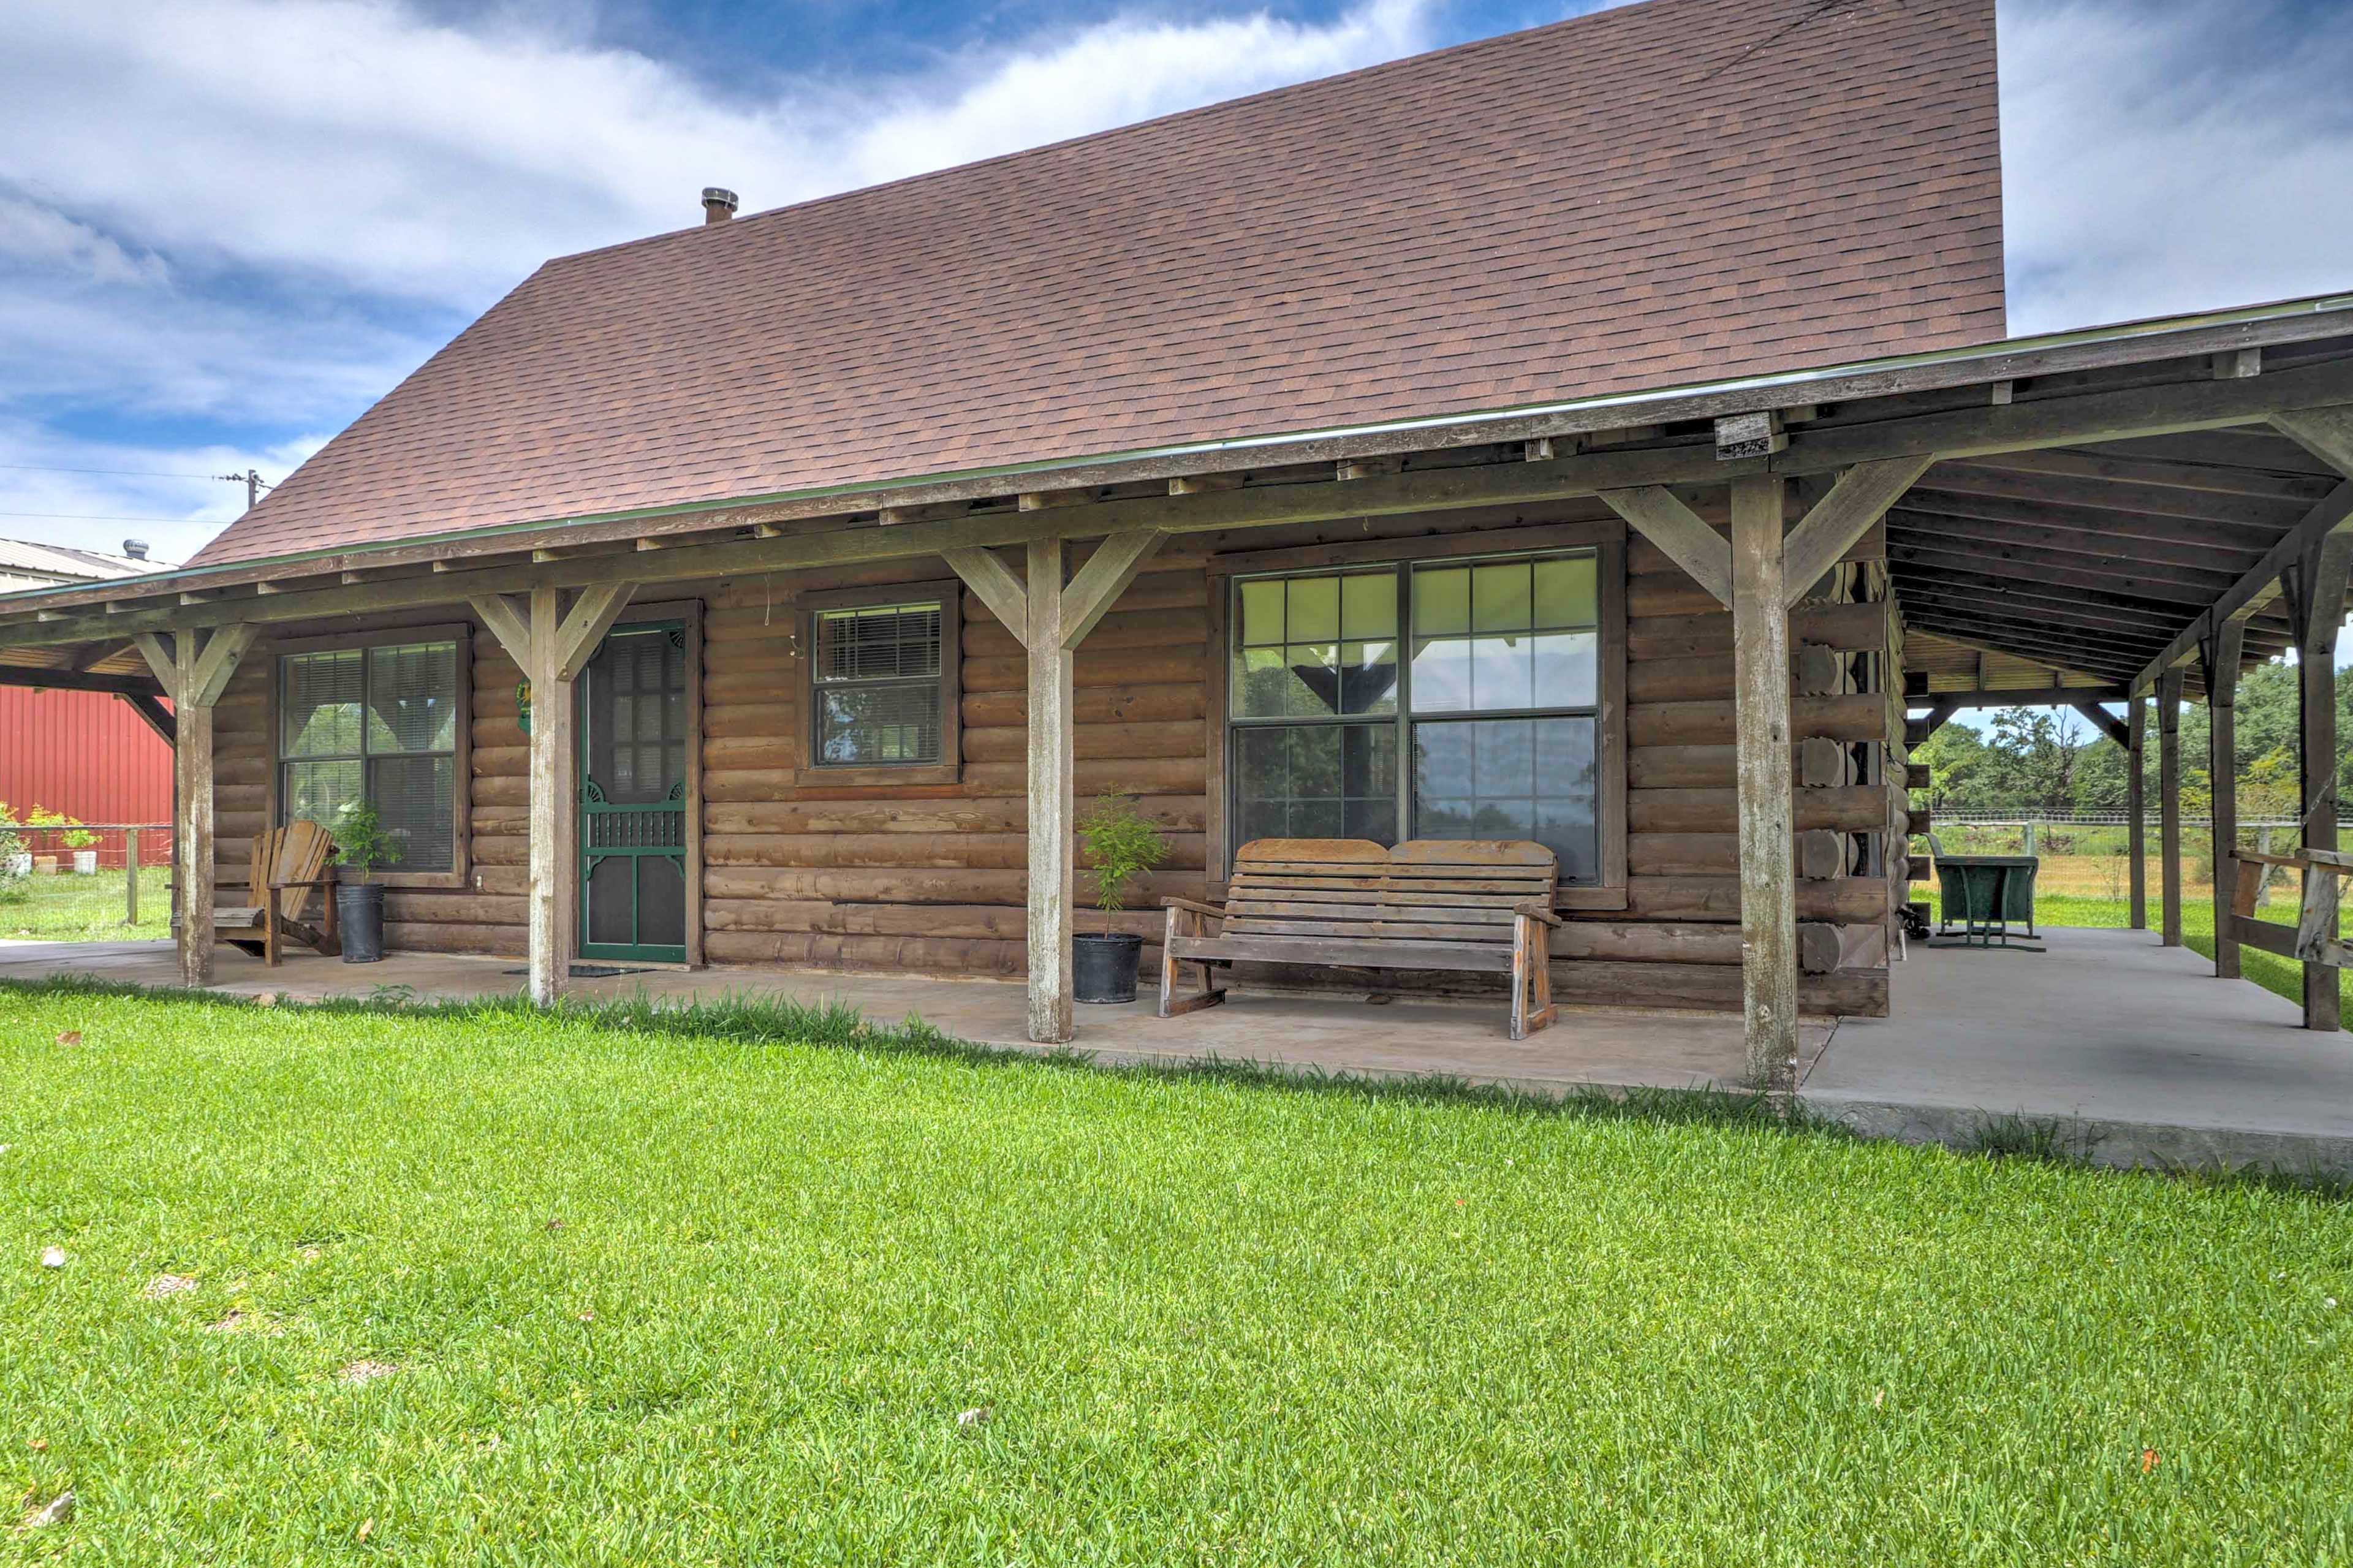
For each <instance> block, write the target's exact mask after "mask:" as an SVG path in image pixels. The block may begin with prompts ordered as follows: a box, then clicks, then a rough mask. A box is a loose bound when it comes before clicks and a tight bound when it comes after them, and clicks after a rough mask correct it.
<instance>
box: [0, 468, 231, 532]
mask: <svg viewBox="0 0 2353 1568" xmlns="http://www.w3.org/2000/svg"><path fill="white" fill-rule="evenodd" d="M205 477H206V479H210V478H212V476H211V475H210V474H206V476H205ZM0 517H43V518H48V519H51V520H52V521H58V522H183V523H199V522H218V521H220V519H218V518H216V517H117V516H115V515H113V514H112V513H110V512H91V511H0Z"/></svg>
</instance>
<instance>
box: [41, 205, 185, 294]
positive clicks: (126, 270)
mask: <svg viewBox="0 0 2353 1568" xmlns="http://www.w3.org/2000/svg"><path fill="white" fill-rule="evenodd" d="M0 257H5V258H9V259H10V260H12V261H15V262H18V263H20V264H24V265H26V266H28V267H36V268H58V269H59V270H62V271H64V272H66V273H67V274H68V275H69V276H72V277H77V278H81V279H88V280H90V281H91V282H96V283H161V282H163V281H164V279H165V278H166V277H167V276H168V273H167V272H166V269H165V268H164V261H163V258H161V257H159V256H155V255H153V254H152V253H146V254H141V255H137V256H134V255H132V253H131V252H130V251H128V250H125V249H124V248H123V247H121V245H119V244H117V243H116V242H115V241H114V240H113V239H111V238H110V237H107V236H105V235H102V234H100V233H99V232H98V230H96V229H94V228H92V227H90V225H88V224H86V223H76V222H75V221H74V220H73V219H71V218H69V217H67V216H63V215H62V214H59V213H55V212H51V211H50V210H49V209H48V208H47V207H44V206H39V205H35V204H34V203H32V202H28V201H25V200H23V199H22V198H20V197H16V196H12V195H9V194H8V193H7V192H5V191H0Z"/></svg>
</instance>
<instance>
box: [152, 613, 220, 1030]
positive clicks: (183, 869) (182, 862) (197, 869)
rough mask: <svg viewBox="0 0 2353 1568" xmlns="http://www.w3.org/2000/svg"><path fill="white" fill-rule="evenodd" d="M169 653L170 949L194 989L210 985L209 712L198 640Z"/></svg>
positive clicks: (187, 639)
mask: <svg viewBox="0 0 2353 1568" xmlns="http://www.w3.org/2000/svg"><path fill="white" fill-rule="evenodd" d="M142 651H146V650H144V649H143V648H142ZM171 651H172V665H171V678H170V679H167V680H164V687H165V689H167V690H169V691H170V692H171V694H172V703H173V708H174V722H175V725H176V730H177V734H178V744H177V745H175V746H174V748H173V751H172V784H173V788H172V795H173V811H172V823H173V826H172V854H173V857H174V877H173V880H174V883H175V884H176V885H177V887H178V889H179V895H180V924H179V929H178V930H177V931H175V932H174V939H175V940H174V952H175V953H176V955H177V957H178V959H179V965H180V984H183V985H186V986H189V987H191V988H195V987H202V986H206V985H210V984H212V983H213V891H214V885H215V873H214V866H213V708H212V704H211V703H209V702H198V701H195V700H193V699H194V698H195V696H196V695H198V694H199V693H200V692H201V690H202V689H203V685H204V679H205V676H204V660H205V649H204V647H202V642H201V639H200V638H198V637H196V636H195V634H194V633H183V634H181V636H180V637H177V638H176V639H174V646H173V647H172V650H171ZM148 657H149V658H153V657H154V655H153V652H149V654H148ZM160 678H161V677H160V672H159V679H160Z"/></svg>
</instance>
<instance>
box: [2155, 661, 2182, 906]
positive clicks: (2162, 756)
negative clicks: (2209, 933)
mask: <svg viewBox="0 0 2353 1568" xmlns="http://www.w3.org/2000/svg"><path fill="white" fill-rule="evenodd" d="M2157 816H2158V830H2157V854H2158V886H2159V888H2160V889H2161V896H2162V899H2163V919H2164V927H2163V930H2162V931H2160V932H2159V933H2158V945H2160V946H2163V947H2179V946H2180V945H2181V671H2180V670H2179V668H2173V669H2168V670H2167V671H2166V672H2165V673H2164V674H2163V675H2161V676H2159V677H2158V679H2157Z"/></svg>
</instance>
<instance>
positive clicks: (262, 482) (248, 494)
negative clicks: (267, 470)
mask: <svg viewBox="0 0 2353 1568" xmlns="http://www.w3.org/2000/svg"><path fill="white" fill-rule="evenodd" d="M213 478H215V479H219V480H222V481H223V482H225V483H227V484H232V485H243V486H244V487H245V510H248V511H251V510H253V509H254V507H255V506H257V505H258V504H259V502H260V500H261V492H262V491H264V490H266V489H269V488H270V487H269V481H268V480H266V479H263V478H262V477H261V474H260V471H259V469H256V468H248V469H246V470H245V472H243V473H241V474H215V475H214V476H213Z"/></svg>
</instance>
